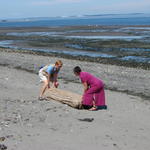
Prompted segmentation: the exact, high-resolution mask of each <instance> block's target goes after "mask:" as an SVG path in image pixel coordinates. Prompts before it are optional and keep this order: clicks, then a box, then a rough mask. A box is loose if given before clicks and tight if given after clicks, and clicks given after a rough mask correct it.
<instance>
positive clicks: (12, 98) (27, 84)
mask: <svg viewBox="0 0 150 150" xmlns="http://www.w3.org/2000/svg"><path fill="white" fill-rule="evenodd" d="M57 59H61V60H62V61H63V63H64V66H63V68H62V70H61V72H60V75H59V82H60V87H59V88H61V89H65V90H69V91H72V92H75V93H78V94H82V85H81V83H80V81H79V80H78V78H76V77H75V76H74V75H73V73H72V68H73V67H74V66H76V65H80V66H81V68H83V70H84V71H88V72H91V73H93V74H94V75H96V76H97V77H100V78H101V79H102V80H103V81H104V82H105V89H106V90H105V91H106V100H107V105H108V109H107V110H99V111H95V112H91V111H87V110H78V109H74V108H71V107H69V106H67V105H64V104H61V103H59V102H56V101H54V100H51V101H38V99H37V97H38V94H39V88H40V83H39V77H38V75H37V72H38V69H39V66H41V65H45V64H47V63H54V62H55V61H56V60H57ZM0 70H1V73H0V137H4V141H0V144H4V145H6V146H7V149H8V150H33V149H35V150H41V149H42V150H77V149H82V150H91V149H92V150H97V149H102V150H148V149H149V147H150V142H149V141H150V117H149V116H150V101H149V100H150V76H149V75H150V70H143V69H138V68H128V67H124V66H115V65H107V64H100V63H94V62H86V61H79V60H71V59H66V58H59V57H50V56H42V55H35V54H34V55H33V54H29V53H19V52H14V51H12V50H11V49H3V48H1V49H0Z"/></svg>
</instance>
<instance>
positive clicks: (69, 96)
mask: <svg viewBox="0 0 150 150" xmlns="http://www.w3.org/2000/svg"><path fill="white" fill-rule="evenodd" d="M44 96H46V97H47V100H52V99H53V100H56V101H59V102H61V103H64V104H67V105H69V106H71V107H74V108H81V95H78V94H76V93H73V92H70V91H66V90H62V89H58V88H50V89H48V90H47V91H46V92H45V94H44Z"/></svg>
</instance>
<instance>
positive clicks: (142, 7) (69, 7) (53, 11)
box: [0, 0, 150, 19]
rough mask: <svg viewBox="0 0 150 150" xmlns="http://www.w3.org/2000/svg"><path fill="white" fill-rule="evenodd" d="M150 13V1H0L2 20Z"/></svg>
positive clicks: (0, 16)
mask: <svg viewBox="0 0 150 150" xmlns="http://www.w3.org/2000/svg"><path fill="white" fill-rule="evenodd" d="M135 12H139V13H150V0H0V19H8V18H26V17H54V16H72V15H79V16H80V15H84V14H89V15H91V14H107V13H112V14H118V13H135Z"/></svg>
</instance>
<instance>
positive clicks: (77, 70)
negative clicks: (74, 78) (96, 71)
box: [73, 66, 82, 73]
mask: <svg viewBox="0 0 150 150" xmlns="http://www.w3.org/2000/svg"><path fill="white" fill-rule="evenodd" d="M81 71H82V70H81V68H80V67H79V66H76V67H74V69H73V72H74V73H80V72H81Z"/></svg>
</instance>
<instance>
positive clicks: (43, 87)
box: [40, 80, 48, 97]
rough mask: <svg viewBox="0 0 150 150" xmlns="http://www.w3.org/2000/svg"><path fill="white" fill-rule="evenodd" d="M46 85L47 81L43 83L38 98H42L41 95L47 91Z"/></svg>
mask: <svg viewBox="0 0 150 150" xmlns="http://www.w3.org/2000/svg"><path fill="white" fill-rule="evenodd" d="M47 85H48V82H47V80H45V81H43V85H42V87H41V90H40V97H43V94H44V92H45V91H46V89H47Z"/></svg>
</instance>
